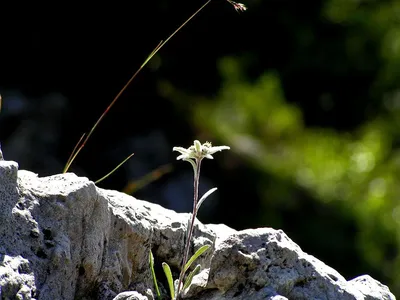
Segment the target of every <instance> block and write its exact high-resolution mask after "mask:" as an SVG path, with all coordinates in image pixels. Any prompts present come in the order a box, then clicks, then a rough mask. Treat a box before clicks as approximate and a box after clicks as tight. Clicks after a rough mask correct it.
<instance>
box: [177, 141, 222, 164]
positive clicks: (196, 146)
mask: <svg viewBox="0 0 400 300" xmlns="http://www.w3.org/2000/svg"><path fill="white" fill-rule="evenodd" d="M229 149H230V147H228V146H217V147H213V146H212V145H211V143H210V142H205V143H204V144H203V145H202V144H201V143H200V142H199V141H198V140H195V141H194V143H193V145H192V146H190V147H189V148H187V149H186V148H183V147H174V148H173V149H172V151H178V152H180V153H181V155H179V156H178V157H177V158H176V159H178V160H179V159H182V160H193V159H194V160H196V161H197V160H202V159H203V158H208V159H213V157H212V155H213V154H214V153H215V152H218V151H222V150H229Z"/></svg>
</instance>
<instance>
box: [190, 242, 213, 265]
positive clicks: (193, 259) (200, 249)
mask: <svg viewBox="0 0 400 300" xmlns="http://www.w3.org/2000/svg"><path fill="white" fill-rule="evenodd" d="M210 247H211V246H210V245H204V246H201V247H200V248H199V249H197V251H196V253H195V254H193V256H192V257H191V258H190V259H189V261H188V262H187V263H186V265H185V268H184V272H186V271H187V269H189V268H190V266H191V265H192V263H193V262H194V261H195V260H196V259H197V258H198V257H199V256H200V255H202V254H203V253H204V251H206V250H207V249H208V248H210Z"/></svg>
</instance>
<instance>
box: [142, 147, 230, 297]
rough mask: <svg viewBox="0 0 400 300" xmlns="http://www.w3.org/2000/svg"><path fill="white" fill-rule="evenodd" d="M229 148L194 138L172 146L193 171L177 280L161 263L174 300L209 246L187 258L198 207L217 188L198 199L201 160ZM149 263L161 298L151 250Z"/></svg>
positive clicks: (195, 271) (188, 282)
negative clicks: (190, 204)
mask: <svg viewBox="0 0 400 300" xmlns="http://www.w3.org/2000/svg"><path fill="white" fill-rule="evenodd" d="M229 149H230V148H229V147H228V146H218V147H213V146H212V145H211V143H209V142H206V143H204V144H203V145H202V144H201V143H200V142H199V141H197V140H195V141H194V144H193V145H192V146H190V147H189V148H187V149H186V148H183V147H174V148H173V151H178V152H180V153H181V155H179V156H178V157H177V159H178V160H180V159H181V160H184V161H187V162H189V163H190V164H191V165H192V167H193V173H194V180H193V186H194V195H193V212H192V215H191V217H190V219H189V224H188V228H187V232H186V243H185V248H184V254H183V260H182V265H181V271H180V274H179V278H178V279H177V280H175V281H173V278H172V273H171V269H170V267H169V265H168V264H167V263H165V262H163V264H162V266H163V269H164V273H165V275H166V277H167V281H168V286H169V290H170V295H171V298H172V299H174V300H176V299H179V298H180V296H181V293H182V292H183V291H184V290H186V289H187V288H188V287H189V286H190V283H191V282H192V279H193V276H194V275H196V274H197V273H198V272H199V271H200V268H201V266H200V265H197V266H196V267H195V268H194V269H193V270H192V271H191V272H190V273H189V275H188V276H186V278H185V274H186V271H187V270H188V269H189V268H190V266H191V265H192V263H193V262H194V261H195V260H196V259H197V258H198V257H199V256H200V255H201V254H202V253H204V252H205V251H207V249H208V248H209V247H210V245H204V246H202V247H200V248H199V249H198V250H197V251H196V252H195V254H194V255H193V256H192V257H191V258H190V259H189V260H188V256H189V250H190V242H191V238H192V234H193V228H194V222H195V220H196V215H197V212H198V211H199V208H200V206H201V204H202V203H203V202H204V200H206V198H207V197H208V196H210V195H211V194H212V193H213V192H215V191H216V190H217V188H212V189H210V190H209V191H208V192H207V193H205V194H204V195H203V196H202V197H201V198H200V200H199V183H200V168H201V162H202V160H203V159H204V158H208V159H213V157H212V155H213V154H214V153H216V152H218V151H222V150H229ZM149 263H150V269H151V272H152V275H153V280H154V285H155V289H156V292H157V295H158V298H159V299H161V295H160V292H159V289H158V285H157V280H156V277H155V272H154V258H153V254H152V253H151V251H150V256H149Z"/></svg>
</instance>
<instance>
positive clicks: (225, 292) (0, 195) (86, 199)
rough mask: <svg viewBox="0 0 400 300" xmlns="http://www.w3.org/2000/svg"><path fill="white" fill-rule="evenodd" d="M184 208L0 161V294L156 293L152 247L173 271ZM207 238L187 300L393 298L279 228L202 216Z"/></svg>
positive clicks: (200, 234) (200, 238) (198, 238)
mask: <svg viewBox="0 0 400 300" xmlns="http://www.w3.org/2000/svg"><path fill="white" fill-rule="evenodd" d="M188 217H189V215H188V214H178V213H176V212H174V211H171V210H168V209H165V208H162V207H161V206H159V205H155V204H151V203H148V202H146V201H141V200H137V199H135V198H133V197H130V196H127V195H125V194H122V193H119V192H116V191H109V190H104V189H100V188H98V187H96V186H95V185H94V184H93V182H91V181H89V180H88V179H87V178H81V177H77V176H76V175H74V174H71V173H69V174H63V175H55V176H50V177H44V178H39V177H38V176H37V175H36V174H34V173H31V172H28V171H18V165H17V163H15V162H11V161H0V288H1V289H0V294H1V295H0V299H43V300H47V299H52V300H53V299H116V300H117V299H118V300H121V299H125V300H128V299H131V300H133V299H152V297H151V296H150V295H149V290H148V289H153V282H152V277H151V274H150V270H149V267H148V255H149V250H150V249H152V251H153V253H154V256H155V264H156V265H158V266H159V265H160V264H161V262H163V261H166V262H168V264H169V265H170V266H171V268H172V271H173V273H174V276H175V278H176V277H177V272H178V268H179V263H180V259H181V257H182V252H183V241H184V235H185V228H186V226H187V221H188ZM204 244H210V245H212V250H213V251H207V252H206V254H205V255H203V256H201V257H200V259H199V263H201V265H202V267H203V269H202V271H201V272H200V273H199V274H198V275H197V276H196V277H195V278H194V280H193V284H192V286H191V288H190V289H189V291H187V293H186V294H185V295H184V298H185V299H208V300H209V299H215V300H216V299H237V300H240V299H243V300H244V299H253V300H257V299H270V300H279V299H320V300H323V299H349V300H350V299H357V300H361V299H368V300H372V299H395V297H394V296H393V295H392V294H391V293H390V291H389V289H388V288H387V287H386V286H385V285H382V284H381V283H379V282H377V281H375V280H374V279H372V278H371V277H369V276H367V275H364V276H361V277H358V278H355V279H353V280H350V281H347V280H346V279H345V278H343V277H342V276H341V275H340V274H339V273H338V272H337V271H335V270H333V269H332V268H330V267H329V266H327V265H325V264H324V263H323V262H321V261H319V260H318V259H316V258H315V257H313V256H311V255H308V254H306V253H304V252H303V251H302V250H301V249H300V247H299V246H298V245H296V244H295V243H294V242H293V241H291V240H290V239H289V238H288V237H287V235H286V234H285V233H284V232H283V231H281V230H274V229H272V228H259V229H248V230H243V231H235V230H233V229H231V228H228V227H227V226H225V225H212V224H210V225H203V224H201V223H200V222H197V223H196V225H195V231H194V242H193V249H192V253H193V250H194V249H197V248H198V247H200V246H202V245H204ZM158 279H159V280H160V281H161V289H162V290H165V288H164V287H163V286H162V284H164V285H165V282H163V281H164V275H163V274H162V272H161V273H159V274H158Z"/></svg>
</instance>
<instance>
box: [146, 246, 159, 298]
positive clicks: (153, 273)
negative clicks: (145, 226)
mask: <svg viewBox="0 0 400 300" xmlns="http://www.w3.org/2000/svg"><path fill="white" fill-rule="evenodd" d="M149 264H150V270H151V275H152V276H153V281H154V288H155V290H156V293H157V298H158V300H161V293H160V290H159V289H158V283H157V278H156V272H155V271H154V256H153V252H151V250H150V254H149Z"/></svg>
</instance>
